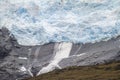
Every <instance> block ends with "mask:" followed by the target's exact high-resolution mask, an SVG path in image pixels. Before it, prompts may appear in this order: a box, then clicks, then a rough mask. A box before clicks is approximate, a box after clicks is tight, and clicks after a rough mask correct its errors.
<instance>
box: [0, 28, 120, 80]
mask: <svg viewBox="0 0 120 80" xmlns="http://www.w3.org/2000/svg"><path fill="white" fill-rule="evenodd" d="M63 53H64V54H63ZM66 54H67V55H66ZM113 60H120V36H118V37H117V38H113V39H111V40H109V41H101V42H97V43H87V44H72V43H64V42H61V43H49V44H45V45H39V46H22V45H19V44H18V43H17V40H16V39H15V38H14V36H13V35H11V34H10V32H9V31H8V30H7V29H6V28H2V29H0V78H1V79H0V80H8V79H9V80H21V79H23V78H26V77H30V76H34V75H36V74H38V73H40V74H41V73H44V72H49V71H51V70H54V69H56V68H59V69H62V68H65V67H68V66H84V65H95V64H100V63H105V62H109V61H113ZM46 70H48V71H46ZM41 71H43V72H41Z"/></svg>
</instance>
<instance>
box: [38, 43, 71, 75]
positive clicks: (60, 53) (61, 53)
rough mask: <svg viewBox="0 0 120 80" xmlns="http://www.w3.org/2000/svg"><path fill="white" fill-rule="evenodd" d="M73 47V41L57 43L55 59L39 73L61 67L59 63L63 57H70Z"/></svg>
mask: <svg viewBox="0 0 120 80" xmlns="http://www.w3.org/2000/svg"><path fill="white" fill-rule="evenodd" d="M71 49H72V43H66V42H61V43H56V44H55V48H54V54H55V55H54V57H53V59H52V60H51V61H50V63H49V64H48V65H47V66H45V67H43V68H42V69H41V70H40V71H39V72H38V74H37V75H40V74H43V73H47V72H50V71H52V70H54V69H55V68H56V67H57V68H60V66H59V65H58V63H59V62H60V61H61V60H62V59H64V58H68V57H69V54H70V51H71Z"/></svg>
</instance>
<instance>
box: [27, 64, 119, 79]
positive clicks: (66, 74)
mask: <svg viewBox="0 0 120 80" xmlns="http://www.w3.org/2000/svg"><path fill="white" fill-rule="evenodd" d="M25 80H120V62H111V63H107V64H102V65H96V66H83V67H69V68H65V69H62V70H54V71H52V72H49V73H46V74H43V75H40V76H37V77H34V78H29V79H25Z"/></svg>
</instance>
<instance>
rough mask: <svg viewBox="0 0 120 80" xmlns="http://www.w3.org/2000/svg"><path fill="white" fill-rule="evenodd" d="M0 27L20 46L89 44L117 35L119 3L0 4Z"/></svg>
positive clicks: (34, 0) (42, 0) (14, 0)
mask: <svg viewBox="0 0 120 80" xmlns="http://www.w3.org/2000/svg"><path fill="white" fill-rule="evenodd" d="M0 7H1V8H0V27H6V28H8V29H9V30H10V31H11V33H12V34H14V36H15V37H16V38H17V40H18V42H19V44H22V45H42V44H45V43H49V42H74V43H88V42H98V41H101V40H108V39H110V38H112V37H116V36H118V35H120V0H0Z"/></svg>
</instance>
